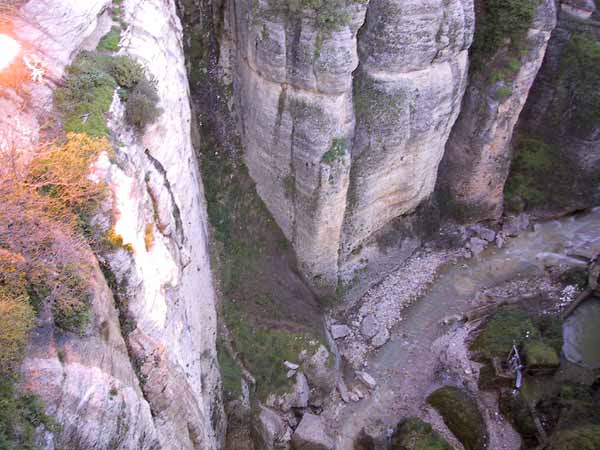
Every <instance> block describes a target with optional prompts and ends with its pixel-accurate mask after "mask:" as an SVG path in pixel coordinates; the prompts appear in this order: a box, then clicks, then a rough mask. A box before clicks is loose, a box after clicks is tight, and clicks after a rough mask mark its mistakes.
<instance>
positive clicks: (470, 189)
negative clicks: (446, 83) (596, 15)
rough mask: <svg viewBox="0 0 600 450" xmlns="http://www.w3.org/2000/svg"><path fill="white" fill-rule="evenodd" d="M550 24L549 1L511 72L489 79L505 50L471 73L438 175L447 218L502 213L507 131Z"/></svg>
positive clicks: (522, 99)
mask: <svg viewBox="0 0 600 450" xmlns="http://www.w3.org/2000/svg"><path fill="white" fill-rule="evenodd" d="M555 25H556V5H555V1H554V0H545V1H543V2H541V3H540V4H539V6H538V8H537V12H536V14H535V18H534V21H533V23H532V25H531V27H530V29H529V31H528V33H527V36H526V38H525V42H524V43H523V44H522V45H521V48H522V49H523V50H522V51H520V54H519V56H518V57H517V59H515V61H516V65H517V69H516V73H515V74H514V75H511V76H507V77H505V79H499V80H498V79H495V76H496V75H497V74H500V73H502V71H503V64H505V63H506V61H505V60H506V58H507V55H506V53H507V49H505V48H501V49H500V50H499V51H498V53H497V54H496V55H493V57H491V58H490V59H489V61H488V60H486V61H485V63H484V64H485V67H483V68H482V69H481V70H478V71H477V72H474V73H472V75H471V77H470V80H469V87H468V89H467V93H466V94H465V99H464V101H463V105H462V110H461V113H460V117H459V118H458V121H457V123H456V126H455V127H454V128H453V130H452V134H451V135H450V139H449V141H448V144H447V146H446V153H445V157H444V160H443V162H442V164H441V167H440V171H439V174H440V177H439V182H438V184H439V191H440V200H441V202H440V203H441V205H442V207H443V208H444V209H445V210H446V211H447V212H448V213H449V214H450V215H454V216H458V217H459V218H460V219H467V220H469V219H470V220H484V219H497V218H498V217H499V216H500V215H501V214H502V206H503V190H504V183H505V182H506V178H507V176H508V171H509V168H510V161H511V151H510V143H511V139H512V135H513V130H514V127H515V125H516V123H517V120H518V118H519V114H520V113H521V110H522V109H523V106H524V105H525V101H526V100H527V96H528V94H529V90H530V88H531V85H532V84H533V81H534V80H535V77H536V75H537V73H538V70H539V68H540V66H541V64H542V61H543V59H544V54H545V52H546V46H547V43H548V40H549V39H550V33H551V32H552V30H553V29H554V27H555Z"/></svg>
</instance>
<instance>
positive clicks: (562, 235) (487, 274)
mask: <svg viewBox="0 0 600 450" xmlns="http://www.w3.org/2000/svg"><path fill="white" fill-rule="evenodd" d="M599 251H600V209H598V208H597V209H595V210H593V211H591V212H589V213H586V214H580V215H577V216H571V217H568V218H564V219H561V220H555V221H550V222H547V223H544V224H539V225H536V227H535V230H534V231H531V232H524V233H522V234H521V235H519V236H518V237H516V238H514V239H512V240H510V241H509V242H508V243H507V245H506V246H505V247H504V248H502V249H498V248H490V249H489V250H486V251H485V252H483V253H482V254H481V255H479V257H477V258H473V259H471V260H466V261H461V262H459V263H457V264H454V265H449V266H447V267H446V268H445V269H443V270H442V271H441V273H440V274H439V276H438V277H437V279H436V282H435V284H434V285H433V287H432V288H431V290H430V291H429V293H428V294H426V295H425V296H424V297H422V298H421V299H419V300H418V301H416V302H415V303H414V304H413V305H411V306H409V307H408V308H406V309H405V310H404V311H403V312H402V315H403V318H404V319H403V321H402V322H401V323H400V325H399V327H398V330H396V331H397V332H396V333H395V334H396V336H397V337H395V338H393V339H392V340H391V341H390V342H389V343H388V344H386V345H385V347H383V349H382V350H381V351H379V352H377V353H376V354H374V355H373V357H372V358H371V360H370V361H369V366H368V369H367V370H368V371H369V373H371V374H372V375H373V376H374V377H375V378H376V379H377V381H378V383H379V387H378V389H377V390H376V391H375V393H374V394H373V395H372V396H371V397H370V398H368V399H365V400H362V401H361V402H359V403H356V404H352V405H350V404H349V405H347V406H346V407H345V408H344V410H343V411H342V413H341V416H339V420H340V423H341V425H340V433H339V435H338V443H339V446H338V448H340V449H348V450H350V449H352V448H353V445H352V442H353V440H354V438H355V437H356V435H357V434H358V432H359V431H360V430H361V429H362V427H363V426H364V425H365V424H367V423H375V422H381V423H383V424H390V425H393V424H394V423H395V422H397V421H398V420H399V419H400V417H402V416H405V415H410V414H419V411H421V410H422V407H423V401H424V399H425V397H426V396H427V394H428V393H429V391H431V390H432V389H433V388H434V386H432V382H431V380H432V378H433V372H434V371H435V369H436V368H435V356H434V354H433V352H432V345H433V343H434V342H435V340H436V339H437V338H439V337H440V336H442V335H443V334H444V333H445V332H446V331H448V329H447V327H446V326H444V325H442V321H443V319H444V318H446V317H449V316H452V315H463V314H465V313H466V312H468V311H469V310H470V309H471V308H472V307H473V306H474V298H475V297H476V296H477V294H478V293H479V292H481V291H482V290H483V289H485V288H491V287H494V286H497V285H500V284H502V283H504V282H506V281H509V280H512V279H516V278H519V277H521V276H523V275H535V274H536V273H542V272H543V270H544V267H545V266H546V265H548V264H550V263H552V262H555V261H557V260H569V261H571V262H572V263H573V264H583V262H582V261H581V259H580V258H578V256H584V255H585V256H591V255H592V254H594V252H596V253H597V252H599ZM588 303H589V302H588ZM599 319H600V301H597V303H594V304H591V303H589V305H588V304H584V305H582V308H580V309H579V310H578V311H576V313H575V314H574V315H573V317H572V318H571V319H570V320H569V321H568V325H567V326H566V331H567V336H571V338H570V340H569V341H568V342H569V343H568V345H567V347H568V348H569V349H570V350H568V354H569V355H570V356H571V357H573V358H592V359H595V361H596V362H597V361H598V356H599V351H600V345H599V344H600V326H598V324H599V323H600V320H599ZM576 330H589V331H590V333H591V334H589V335H588V334H587V332H588V331H586V332H585V333H586V335H585V338H583V337H581V335H580V333H579V332H578V331H576ZM390 416H394V417H390Z"/></svg>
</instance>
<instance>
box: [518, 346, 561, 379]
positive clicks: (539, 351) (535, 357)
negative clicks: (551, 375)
mask: <svg viewBox="0 0 600 450" xmlns="http://www.w3.org/2000/svg"><path fill="white" fill-rule="evenodd" d="M523 353H524V357H525V364H526V366H527V371H528V372H530V373H531V372H540V371H543V372H547V371H555V370H556V369H558V366H559V365H560V357H559V356H558V354H557V353H556V351H555V350H554V349H553V348H552V347H550V346H549V345H547V344H545V343H544V342H542V341H541V340H534V341H528V342H526V343H525V344H524V345H523Z"/></svg>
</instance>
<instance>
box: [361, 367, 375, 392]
mask: <svg viewBox="0 0 600 450" xmlns="http://www.w3.org/2000/svg"><path fill="white" fill-rule="evenodd" d="M356 377H357V378H358V379H359V380H360V381H361V382H362V383H363V384H364V385H365V386H367V387H368V388H369V389H375V387H376V386H377V381H375V378H373V377H372V376H371V375H369V374H368V373H367V372H364V371H361V370H359V371H357V372H356Z"/></svg>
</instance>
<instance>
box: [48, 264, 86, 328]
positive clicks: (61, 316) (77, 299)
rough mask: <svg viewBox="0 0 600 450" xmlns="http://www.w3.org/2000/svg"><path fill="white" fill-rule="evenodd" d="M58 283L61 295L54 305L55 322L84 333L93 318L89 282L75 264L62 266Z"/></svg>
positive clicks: (59, 325)
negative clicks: (80, 273) (83, 277)
mask: <svg viewBox="0 0 600 450" xmlns="http://www.w3.org/2000/svg"><path fill="white" fill-rule="evenodd" d="M56 284H57V287H58V291H59V295H57V296H56V298H55V301H54V305H53V307H52V312H53V314H54V323H55V324H56V326H58V327H59V328H61V329H63V330H64V331H70V332H73V333H79V334H83V333H84V331H85V328H86V327H87V325H88V323H89V321H90V319H91V308H90V299H91V295H92V294H91V293H90V291H89V286H88V284H87V283H86V282H85V281H84V280H83V279H82V278H81V276H80V275H79V273H78V271H77V268H76V267H75V266H73V265H67V266H63V267H62V271H61V273H60V275H59V276H58V278H57V280H56Z"/></svg>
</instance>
